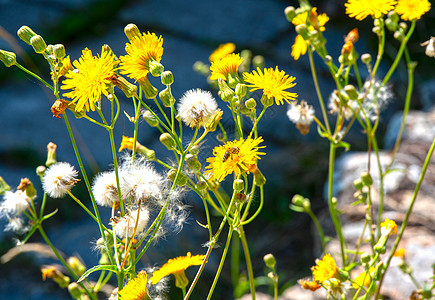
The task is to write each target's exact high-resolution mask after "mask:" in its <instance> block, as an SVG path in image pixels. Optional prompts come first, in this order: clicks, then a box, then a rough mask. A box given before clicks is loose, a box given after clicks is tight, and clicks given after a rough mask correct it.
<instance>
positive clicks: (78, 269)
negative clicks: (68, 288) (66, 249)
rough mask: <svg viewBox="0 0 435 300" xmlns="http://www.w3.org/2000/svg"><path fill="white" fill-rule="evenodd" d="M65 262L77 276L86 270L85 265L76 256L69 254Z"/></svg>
mask: <svg viewBox="0 0 435 300" xmlns="http://www.w3.org/2000/svg"><path fill="white" fill-rule="evenodd" d="M67 263H68V265H69V266H70V267H71V269H73V271H74V272H75V273H76V274H77V275H78V276H82V275H83V273H85V271H86V267H85V265H84V264H83V263H82V262H81V261H80V260H79V259H78V258H77V257H76V256H70V257H69V258H68V260H67Z"/></svg>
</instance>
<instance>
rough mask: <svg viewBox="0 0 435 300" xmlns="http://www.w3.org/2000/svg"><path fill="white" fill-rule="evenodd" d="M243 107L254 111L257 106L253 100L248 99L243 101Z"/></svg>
mask: <svg viewBox="0 0 435 300" xmlns="http://www.w3.org/2000/svg"><path fill="white" fill-rule="evenodd" d="M245 106H246V108H247V109H255V107H256V106H257V101H255V99H254V98H249V99H248V100H246V101H245Z"/></svg>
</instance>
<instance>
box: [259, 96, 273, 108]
mask: <svg viewBox="0 0 435 300" xmlns="http://www.w3.org/2000/svg"><path fill="white" fill-rule="evenodd" d="M260 101H261V104H263V105H264V106H266V107H269V106H272V105H273V97H269V96H267V95H266V94H264V93H263V96H261V99H260Z"/></svg>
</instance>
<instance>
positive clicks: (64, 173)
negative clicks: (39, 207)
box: [42, 162, 78, 198]
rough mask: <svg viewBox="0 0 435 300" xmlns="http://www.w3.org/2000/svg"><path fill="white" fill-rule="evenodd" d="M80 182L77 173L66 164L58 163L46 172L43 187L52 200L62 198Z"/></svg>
mask: <svg viewBox="0 0 435 300" xmlns="http://www.w3.org/2000/svg"><path fill="white" fill-rule="evenodd" d="M77 181H78V179H77V171H76V170H74V167H73V166H71V165H70V164H69V163H66V162H59V163H56V164H54V165H52V166H50V168H48V169H47V171H45V174H44V177H43V182H42V187H43V189H44V191H45V192H46V193H47V194H48V195H49V196H50V197H52V198H62V197H63V196H65V195H66V194H67V192H68V191H69V190H70V189H71V188H72V187H73V186H74V185H75V183H76V182H77Z"/></svg>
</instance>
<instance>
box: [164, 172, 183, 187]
mask: <svg viewBox="0 0 435 300" xmlns="http://www.w3.org/2000/svg"><path fill="white" fill-rule="evenodd" d="M176 176H177V170H176V169H171V170H169V172H168V179H169V180H170V181H172V182H174V181H175V177H176ZM186 183H187V176H186V175H184V174H183V172H180V175H178V179H177V182H176V183H175V184H176V185H178V186H183V185H185V184H186Z"/></svg>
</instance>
